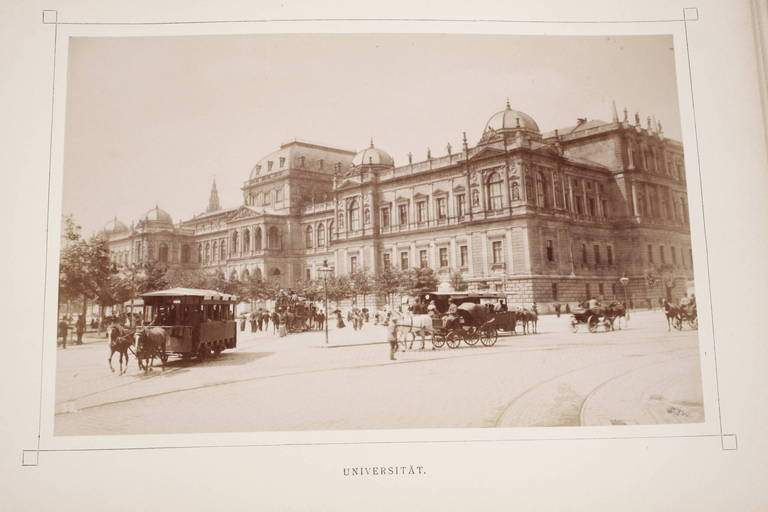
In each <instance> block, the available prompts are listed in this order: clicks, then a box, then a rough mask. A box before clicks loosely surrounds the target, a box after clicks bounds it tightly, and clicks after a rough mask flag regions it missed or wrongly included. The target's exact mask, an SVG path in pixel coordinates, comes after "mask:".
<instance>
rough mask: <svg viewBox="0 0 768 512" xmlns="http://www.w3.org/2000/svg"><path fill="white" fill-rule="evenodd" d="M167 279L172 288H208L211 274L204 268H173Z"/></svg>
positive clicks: (166, 275)
mask: <svg viewBox="0 0 768 512" xmlns="http://www.w3.org/2000/svg"><path fill="white" fill-rule="evenodd" d="M165 280H166V281H167V283H168V286H169V287H170V288H207V287H208V283H209V280H210V276H209V275H208V274H207V273H206V272H205V271H203V270H198V269H182V268H172V269H169V270H168V271H167V272H166V273H165Z"/></svg>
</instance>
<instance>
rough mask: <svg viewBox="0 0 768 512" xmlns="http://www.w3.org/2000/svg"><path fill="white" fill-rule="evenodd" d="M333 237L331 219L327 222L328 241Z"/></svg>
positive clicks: (331, 240)
mask: <svg viewBox="0 0 768 512" xmlns="http://www.w3.org/2000/svg"><path fill="white" fill-rule="evenodd" d="M333 237H334V233H333V221H330V222H329V223H328V242H333Z"/></svg>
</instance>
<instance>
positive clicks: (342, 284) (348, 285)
mask: <svg viewBox="0 0 768 512" xmlns="http://www.w3.org/2000/svg"><path fill="white" fill-rule="evenodd" d="M326 283H327V289H328V300H330V301H333V302H340V301H342V300H344V299H347V298H349V297H351V296H352V294H353V293H354V292H353V291H352V282H351V280H350V279H349V277H348V276H329V277H328V278H327V281H326Z"/></svg>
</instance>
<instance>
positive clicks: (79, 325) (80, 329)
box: [75, 315, 85, 345]
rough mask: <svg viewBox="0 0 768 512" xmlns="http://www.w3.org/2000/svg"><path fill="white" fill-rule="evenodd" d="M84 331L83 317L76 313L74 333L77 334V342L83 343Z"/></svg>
mask: <svg viewBox="0 0 768 512" xmlns="http://www.w3.org/2000/svg"><path fill="white" fill-rule="evenodd" d="M84 333H85V317H84V316H83V315H77V322H75V334H77V344H78V345H82V344H83V334H84Z"/></svg>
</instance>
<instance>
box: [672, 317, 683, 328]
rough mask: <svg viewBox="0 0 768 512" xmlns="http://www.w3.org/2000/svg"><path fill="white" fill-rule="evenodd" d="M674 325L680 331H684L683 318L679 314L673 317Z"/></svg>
mask: <svg viewBox="0 0 768 512" xmlns="http://www.w3.org/2000/svg"><path fill="white" fill-rule="evenodd" d="M672 327H674V328H675V329H677V330H678V331H682V330H683V319H682V318H680V317H679V316H676V317H675V318H673V319H672Z"/></svg>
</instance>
